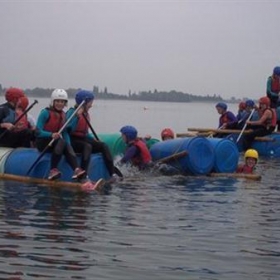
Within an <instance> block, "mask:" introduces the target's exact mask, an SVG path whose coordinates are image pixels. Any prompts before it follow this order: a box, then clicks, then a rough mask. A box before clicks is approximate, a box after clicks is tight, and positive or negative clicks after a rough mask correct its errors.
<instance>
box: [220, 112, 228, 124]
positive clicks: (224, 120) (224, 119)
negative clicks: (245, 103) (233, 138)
mask: <svg viewBox="0 0 280 280" xmlns="http://www.w3.org/2000/svg"><path fill="white" fill-rule="evenodd" d="M228 122H229V118H228V114H227V111H226V112H224V113H223V114H222V115H221V116H220V124H219V125H220V126H221V125H223V124H224V123H228Z"/></svg>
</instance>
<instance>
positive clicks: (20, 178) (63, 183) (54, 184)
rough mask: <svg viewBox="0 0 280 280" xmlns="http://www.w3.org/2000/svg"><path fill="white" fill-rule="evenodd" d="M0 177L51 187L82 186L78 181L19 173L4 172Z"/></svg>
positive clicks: (79, 187) (76, 187) (77, 187)
mask: <svg viewBox="0 0 280 280" xmlns="http://www.w3.org/2000/svg"><path fill="white" fill-rule="evenodd" d="M0 179H1V180H8V181H16V182H22V183H26V184H36V185H44V186H51V187H67V188H75V189H82V186H83V183H80V182H66V181H59V180H47V179H41V178H34V177H27V176H19V175H13V174H6V173H0ZM98 187H99V186H98Z"/></svg>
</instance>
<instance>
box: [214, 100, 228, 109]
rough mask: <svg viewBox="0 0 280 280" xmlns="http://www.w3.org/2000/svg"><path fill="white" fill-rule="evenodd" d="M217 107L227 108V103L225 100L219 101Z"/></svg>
mask: <svg viewBox="0 0 280 280" xmlns="http://www.w3.org/2000/svg"><path fill="white" fill-rule="evenodd" d="M216 108H222V109H224V110H226V109H227V104H226V103H224V102H219V103H217V105H216Z"/></svg>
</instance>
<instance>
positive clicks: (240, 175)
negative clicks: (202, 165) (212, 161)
mask: <svg viewBox="0 0 280 280" xmlns="http://www.w3.org/2000/svg"><path fill="white" fill-rule="evenodd" d="M209 176H210V177H228V178H243V179H249V180H256V181H259V180H261V178H262V176H261V175H258V174H244V173H210V174H209Z"/></svg>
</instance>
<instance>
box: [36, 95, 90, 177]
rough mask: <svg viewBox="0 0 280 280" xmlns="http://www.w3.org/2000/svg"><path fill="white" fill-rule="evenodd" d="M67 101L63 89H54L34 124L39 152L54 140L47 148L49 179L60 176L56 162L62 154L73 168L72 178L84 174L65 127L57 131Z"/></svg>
mask: <svg viewBox="0 0 280 280" xmlns="http://www.w3.org/2000/svg"><path fill="white" fill-rule="evenodd" d="M67 103H68V94H67V92H66V91H65V90H63V89H55V90H54V91H53V92H52V94H51V102H50V106H49V107H48V108H44V109H43V110H42V111H41V112H40V114H39V116H38V120H37V124H36V147H37V148H38V150H39V151H40V152H42V151H43V150H44V149H45V148H46V147H47V146H48V145H49V143H50V142H51V141H52V140H54V142H53V144H52V145H51V146H50V147H48V150H47V151H48V152H51V169H50V173H49V176H48V179H49V180H55V179H58V178H60V177H61V172H60V171H59V169H58V164H59V162H60V160H61V158H62V156H63V155H64V156H65V158H66V160H67V162H68V163H69V165H70V166H71V168H72V169H73V170H74V174H73V176H72V179H80V178H82V177H83V176H84V175H85V170H83V169H81V168H80V167H78V161H77V158H76V154H75V152H74V150H73V148H72V146H71V144H70V137H69V135H68V132H67V129H64V130H63V131H62V133H59V130H60V128H62V127H63V125H64V123H65V121H66V114H65V112H64V111H63V109H64V108H65V107H66V106H67Z"/></svg>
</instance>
